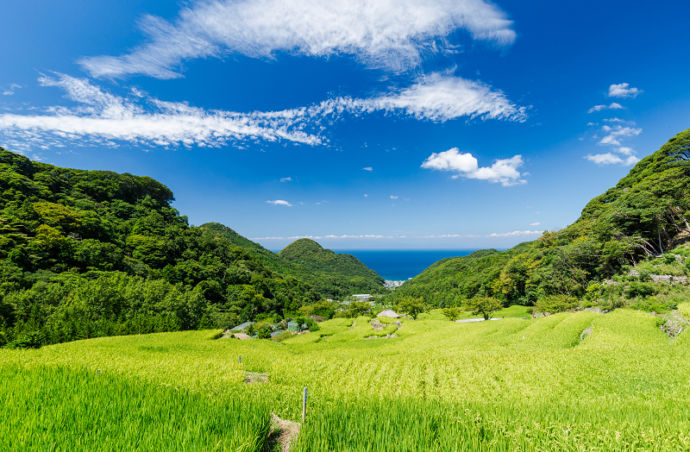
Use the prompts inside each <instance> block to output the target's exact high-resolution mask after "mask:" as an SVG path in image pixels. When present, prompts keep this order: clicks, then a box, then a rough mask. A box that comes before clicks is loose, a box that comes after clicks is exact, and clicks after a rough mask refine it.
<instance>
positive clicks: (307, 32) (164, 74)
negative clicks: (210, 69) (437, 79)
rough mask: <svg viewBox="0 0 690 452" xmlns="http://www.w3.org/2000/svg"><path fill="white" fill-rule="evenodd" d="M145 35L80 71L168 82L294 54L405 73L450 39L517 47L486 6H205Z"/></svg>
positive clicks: (281, 2)
mask: <svg viewBox="0 0 690 452" xmlns="http://www.w3.org/2000/svg"><path fill="white" fill-rule="evenodd" d="M140 28H141V30H142V31H143V32H144V34H145V35H146V36H147V39H146V42H145V43H143V44H141V45H139V46H137V47H135V48H134V49H133V50H132V51H131V52H130V53H127V54H125V55H121V56H107V55H106V56H95V57H87V58H83V59H82V60H81V61H80V63H81V65H82V66H83V67H84V68H85V69H86V70H87V71H88V72H89V73H90V74H91V75H92V76H94V77H120V76H124V75H128V74H142V75H148V76H151V77H156V78H161V79H166V78H175V77H179V76H180V73H179V66H180V64H181V63H182V62H183V61H185V60H191V59H195V58H209V57H216V58H222V57H223V56H225V55H230V54H242V55H247V56H249V57H254V58H272V57H274V56H275V55H276V54H277V53H288V54H295V55H305V56H310V57H328V56H332V55H349V56H353V57H354V58H356V59H357V60H358V61H360V62H361V63H362V64H364V65H366V66H368V67H374V68H385V69H388V70H392V71H403V70H407V69H409V68H412V67H415V66H417V65H418V64H419V63H420V62H421V61H422V59H423V57H424V55H425V54H427V53H438V52H454V51H455V50H456V48H455V47H454V46H453V45H452V44H451V43H450V42H449V40H448V39H449V36H450V35H451V34H453V33H454V32H455V31H457V30H459V29H462V30H465V31H466V32H468V33H469V34H470V35H471V36H472V38H474V39H477V40H487V41H492V42H496V43H498V44H500V45H505V44H510V43H512V42H513V41H514V39H515V32H514V31H513V30H512V22H511V21H510V20H509V19H508V18H507V17H506V15H505V13H504V12H503V11H501V10H500V9H499V8H498V7H496V6H494V5H493V4H492V3H491V2H488V1H485V0H426V1H424V2H420V1H417V0H380V1H375V2H372V1H368V0H330V1H327V2H304V1H301V0H202V1H196V2H193V3H191V5H190V6H188V7H185V8H183V9H182V10H181V11H180V13H179V15H178V17H177V18H176V19H175V20H174V21H173V22H168V21H165V20H164V19H162V18H160V17H156V16H151V15H147V16H144V17H143V18H142V19H141V20H140Z"/></svg>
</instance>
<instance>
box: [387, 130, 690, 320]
mask: <svg viewBox="0 0 690 452" xmlns="http://www.w3.org/2000/svg"><path fill="white" fill-rule="evenodd" d="M689 221H690V130H686V131H684V132H681V133H679V134H678V135H676V136H675V137H673V138H671V139H670V140H669V141H668V142H667V143H666V144H665V145H664V146H662V147H661V149H659V150H658V151H656V152H655V153H653V154H651V155H649V156H647V157H645V158H644V159H642V160H641V161H640V162H638V163H637V165H635V167H634V168H632V170H631V171H630V173H629V174H628V175H627V176H626V177H624V178H623V179H621V180H620V181H619V182H618V184H617V185H616V186H615V187H613V188H611V189H609V190H607V191H606V192H605V193H604V194H602V195H600V196H597V197H596V198H594V199H592V200H591V201H590V202H589V203H588V204H587V205H586V206H585V208H584V209H583V210H582V214H581V215H580V218H579V219H578V220H577V221H576V222H575V223H573V224H572V225H570V226H568V227H567V228H565V229H563V230H560V231H556V232H545V233H544V234H543V235H542V237H540V238H539V239H537V240H535V241H533V242H528V243H523V244H520V245H518V246H516V247H515V248H512V249H510V250H507V251H500V252H499V251H495V250H483V251H478V252H475V253H473V254H470V255H469V256H464V257H457V258H451V259H445V260H443V261H439V262H437V263H436V264H434V265H432V266H431V267H429V268H428V269H426V270H425V271H424V272H422V273H421V274H420V275H418V276H417V277H415V278H413V279H412V280H411V281H409V282H408V283H406V284H404V285H403V286H402V287H400V288H399V289H398V290H396V292H395V295H394V297H396V298H397V297H402V296H421V297H424V298H425V299H426V301H427V302H428V303H430V304H432V305H435V306H451V305H456V304H459V303H461V302H462V301H463V300H464V299H467V298H472V297H475V296H490V295H493V296H496V297H498V298H500V299H502V300H503V301H504V302H505V303H506V304H514V303H518V304H526V305H530V304H534V303H535V302H536V301H538V300H539V299H541V298H544V297H546V296H549V295H557V294H561V295H570V296H576V297H581V296H583V295H585V294H586V293H588V290H589V293H591V292H592V291H594V290H598V288H601V285H600V284H599V283H601V282H602V281H604V280H606V279H608V278H611V277H612V276H613V275H615V274H617V273H619V272H621V270H622V269H623V268H625V267H626V266H628V265H634V264H635V263H637V262H639V261H640V260H642V259H645V258H648V257H652V256H656V255H658V254H661V253H663V252H665V251H666V250H668V249H670V248H672V247H674V246H675V245H677V244H679V243H682V242H683V241H685V240H687V239H688V237H689V236H690V224H689Z"/></svg>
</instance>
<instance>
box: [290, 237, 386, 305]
mask: <svg viewBox="0 0 690 452" xmlns="http://www.w3.org/2000/svg"><path fill="white" fill-rule="evenodd" d="M278 256H280V257H281V258H283V259H284V260H286V261H288V262H291V263H292V264H294V265H296V266H298V267H299V268H300V269H301V273H300V275H302V278H303V279H304V280H305V281H308V282H310V283H311V284H313V285H314V286H315V287H317V288H319V290H321V291H327V290H331V291H332V292H333V295H336V296H337V295H338V293H337V292H336V291H335V290H333V289H331V288H335V289H340V290H339V292H343V290H342V289H347V291H346V292H347V293H353V292H380V291H381V290H382V289H383V278H381V277H380V276H379V275H378V274H376V272H375V271H373V270H371V269H369V268H367V266H366V265H364V264H363V263H362V261H360V260H359V259H357V258H356V257H355V256H353V255H351V254H340V253H334V252H333V251H331V250H327V249H324V248H323V247H321V245H319V244H318V243H316V242H315V241H313V240H310V239H299V240H296V241H294V242H292V243H291V244H290V245H288V246H287V247H285V248H284V249H282V250H281V251H280V253H278Z"/></svg>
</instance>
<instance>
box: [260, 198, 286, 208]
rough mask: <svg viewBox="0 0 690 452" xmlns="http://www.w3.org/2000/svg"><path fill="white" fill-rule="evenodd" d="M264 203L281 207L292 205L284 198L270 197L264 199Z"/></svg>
mask: <svg viewBox="0 0 690 452" xmlns="http://www.w3.org/2000/svg"><path fill="white" fill-rule="evenodd" d="M266 204H270V205H272V206H281V207H292V203H290V202H288V201H286V200H284V199H272V200H268V201H266Z"/></svg>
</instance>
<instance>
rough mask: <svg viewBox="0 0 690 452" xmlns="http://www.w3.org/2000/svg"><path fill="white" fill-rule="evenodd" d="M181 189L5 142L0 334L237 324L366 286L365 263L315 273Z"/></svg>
mask: <svg viewBox="0 0 690 452" xmlns="http://www.w3.org/2000/svg"><path fill="white" fill-rule="evenodd" d="M172 199H173V195H172V192H171V191H170V190H169V189H168V188H167V187H166V186H164V185H163V184H161V183H159V182H157V181H155V180H153V179H151V178H149V177H138V176H133V175H130V174H117V173H113V172H107V171H83V170H74V169H66V168H58V167H55V166H52V165H47V164H44V163H39V162H32V161H30V160H29V159H27V158H26V157H23V156H20V155H17V154H13V153H11V152H9V151H6V150H3V149H0V345H3V344H5V343H15V344H16V345H40V344H44V343H52V342H58V341H64V340H71V339H78V338H87V337H94V336H101V335H110V334H128V333H144V332H151V331H168V330H178V329H193V328H200V327H227V326H231V325H233V324H235V323H237V322H240V321H244V320H249V319H253V318H254V317H256V316H257V315H259V314H270V313H275V314H279V315H285V313H293V312H297V310H298V309H299V308H300V307H301V306H302V305H304V304H306V303H312V302H315V301H317V300H319V299H321V298H322V297H326V296H329V295H332V294H333V293H341V292H344V291H346V290H348V289H349V288H351V287H358V286H356V285H352V284H351V283H350V279H348V278H350V277H351V278H352V279H354V280H356V279H357V278H360V274H361V272H360V271H359V270H358V271H357V272H355V273H354V274H353V275H348V274H347V269H345V270H344V271H343V272H341V273H336V274H334V275H332V277H331V279H330V280H328V281H325V282H324V281H318V282H319V284H314V281H312V280H308V278H303V276H304V274H305V273H307V270H305V269H303V268H301V267H299V265H297V264H293V263H291V262H288V261H286V260H283V259H282V258H280V257H278V256H277V255H275V254H274V253H271V252H270V251H268V250H265V249H263V248H262V247H261V246H259V245H257V244H255V243H253V242H251V241H249V240H247V239H245V238H244V237H241V236H240V235H239V234H237V233H235V232H234V231H232V230H231V229H229V228H226V227H224V226H222V225H218V224H210V225H205V226H204V227H190V226H189V225H188V223H187V218H186V217H184V216H181V215H180V214H179V213H178V212H177V211H176V210H175V209H174V208H172V207H171V205H170V202H171V201H172ZM360 264H361V263H360ZM364 268H365V269H366V267H364ZM366 270H367V271H368V272H369V273H370V276H371V278H370V280H371V281H374V280H375V279H376V277H377V275H376V274H375V273H373V272H371V271H370V270H368V269H366Z"/></svg>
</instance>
